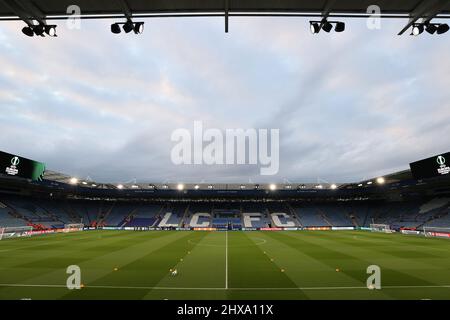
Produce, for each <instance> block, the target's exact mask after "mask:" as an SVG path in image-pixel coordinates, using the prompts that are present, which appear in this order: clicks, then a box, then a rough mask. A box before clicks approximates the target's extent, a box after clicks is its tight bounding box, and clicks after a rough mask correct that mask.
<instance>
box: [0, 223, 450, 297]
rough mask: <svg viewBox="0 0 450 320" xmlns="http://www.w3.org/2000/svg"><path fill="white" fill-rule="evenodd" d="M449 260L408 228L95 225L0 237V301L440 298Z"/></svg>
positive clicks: (446, 292)
mask: <svg viewBox="0 0 450 320" xmlns="http://www.w3.org/2000/svg"><path fill="white" fill-rule="evenodd" d="M72 265H76V266H79V268H80V270H81V289H74V290H69V289H68V288H67V286H66V282H67V279H68V277H69V276H70V274H67V272H66V271H67V268H68V267H69V266H72ZM371 265H377V266H379V267H380V270H381V289H380V290H376V289H372V290H369V289H368V288H367V285H366V281H367V278H368V277H369V276H370V274H368V273H367V268H368V267H369V266H371ZM449 265H450V242H449V240H448V239H440V238H425V237H417V236H412V235H401V234H386V233H374V232H366V231H250V232H245V231H216V232H207V231H151V232H138V231H112V230H111V231H109V230H108V231H106V230H96V231H85V232H73V233H58V234H49V235H45V236H40V237H30V238H16V239H7V240H5V241H1V242H0V270H1V272H0V299H33V300H34V299H158V300H162V299H169V300H173V299H258V300H262V299H415V300H417V299H450V272H448V266H449ZM174 269H176V270H177V274H176V275H175V276H174V275H172V273H171V272H170V270H174Z"/></svg>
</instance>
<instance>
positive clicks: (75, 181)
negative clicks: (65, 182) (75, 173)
mask: <svg viewBox="0 0 450 320" xmlns="http://www.w3.org/2000/svg"><path fill="white" fill-rule="evenodd" d="M69 182H70V184H77V183H78V179H77V178H71V179H70V181H69Z"/></svg>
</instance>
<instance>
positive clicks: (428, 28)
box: [425, 23, 437, 34]
mask: <svg viewBox="0 0 450 320" xmlns="http://www.w3.org/2000/svg"><path fill="white" fill-rule="evenodd" d="M425 31H426V32H428V33H429V34H434V33H435V32H436V31H437V26H436V25H435V24H433V23H428V24H427V25H426V27H425Z"/></svg>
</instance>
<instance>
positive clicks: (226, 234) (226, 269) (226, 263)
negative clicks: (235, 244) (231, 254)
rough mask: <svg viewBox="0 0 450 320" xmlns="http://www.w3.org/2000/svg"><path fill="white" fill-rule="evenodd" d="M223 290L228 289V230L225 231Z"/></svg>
mask: <svg viewBox="0 0 450 320" xmlns="http://www.w3.org/2000/svg"><path fill="white" fill-rule="evenodd" d="M225 290H228V230H227V231H225Z"/></svg>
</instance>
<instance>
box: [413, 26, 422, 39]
mask: <svg viewBox="0 0 450 320" xmlns="http://www.w3.org/2000/svg"><path fill="white" fill-rule="evenodd" d="M422 32H423V24H421V23H417V24H415V25H414V26H413V29H412V35H414V36H418V35H419V34H421V33H422Z"/></svg>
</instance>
